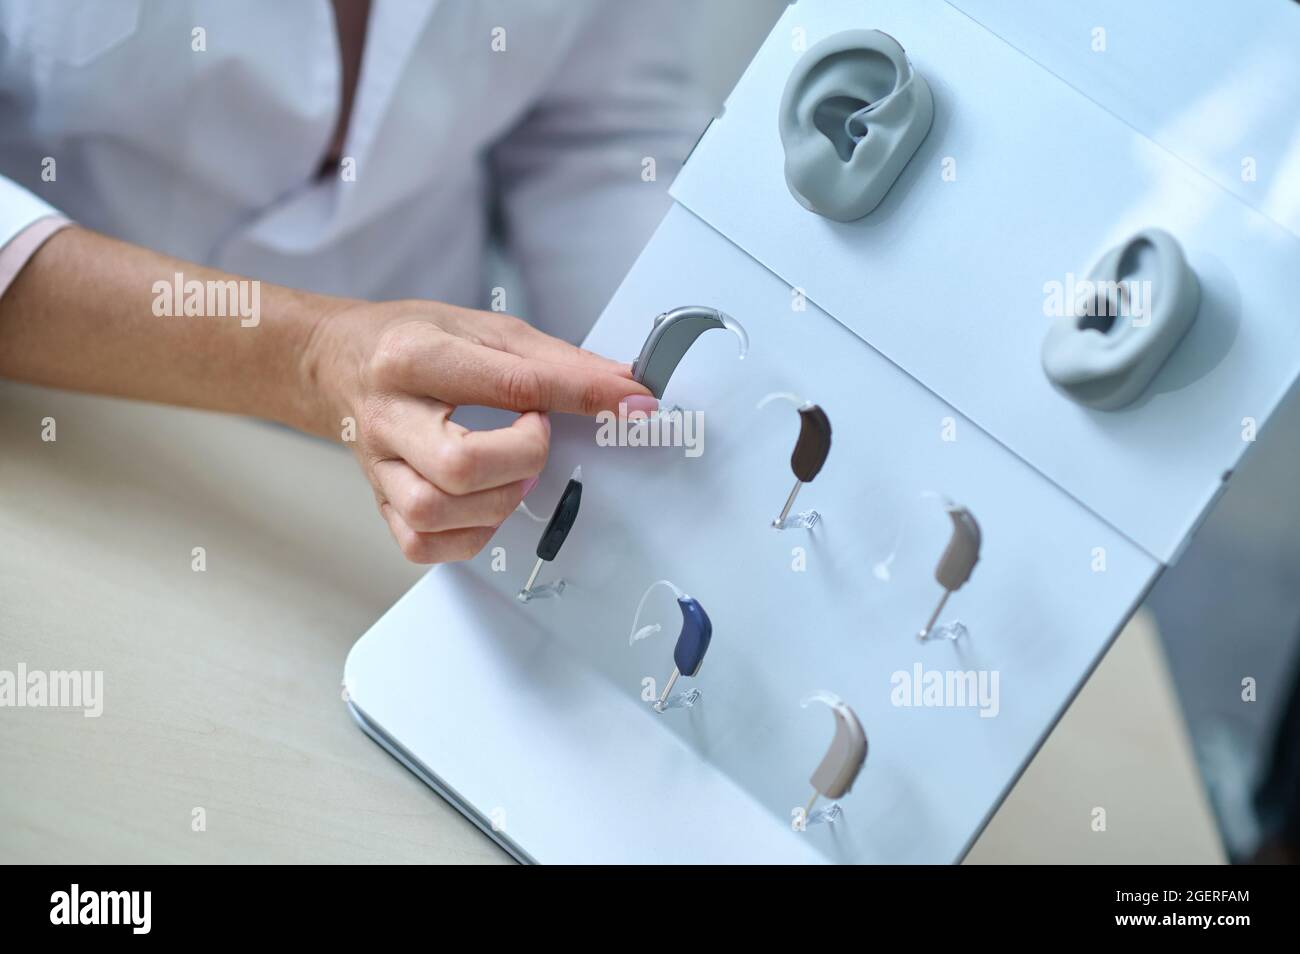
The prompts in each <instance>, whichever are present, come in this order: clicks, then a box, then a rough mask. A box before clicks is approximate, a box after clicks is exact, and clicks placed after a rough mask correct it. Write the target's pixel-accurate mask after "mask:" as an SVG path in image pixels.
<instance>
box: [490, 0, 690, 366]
mask: <svg viewBox="0 0 1300 954" xmlns="http://www.w3.org/2000/svg"><path fill="white" fill-rule="evenodd" d="M694 15H695V10H694V9H693V4H692V3H690V2H689V0H658V2H655V3H627V2H623V0H614V2H603V3H601V4H599V5H598V6H597V7H596V8H595V10H594V12H593V14H592V15H591V17H590V18H589V20H588V21H587V22H586V23H585V24H584V25H583V27H582V29H580V30H579V31H577V33H576V35H575V37H574V39H573V40H572V41H571V42H572V46H571V48H570V49H569V51H568V53H567V55H566V56H565V57H564V58H563V61H562V63H561V66H560V68H559V69H558V70H557V71H556V73H555V75H554V76H553V77H552V78H551V80H550V82H549V83H548V84H547V86H546V88H545V90H544V91H543V93H542V94H541V96H540V97H539V99H538V100H537V102H536V103H535V104H534V105H533V107H532V108H531V109H530V111H529V112H528V113H527V114H525V115H524V117H523V118H522V120H521V121H520V122H519V123H518V124H516V126H515V127H514V128H513V129H511V130H510V131H508V132H507V133H506V134H505V135H504V136H503V137H502V138H501V139H500V140H499V141H498V142H497V143H496V144H495V146H494V147H493V149H492V151H491V153H490V156H489V164H490V169H491V172H492V175H493V182H494V187H495V188H494V194H495V196H496V201H497V202H498V209H497V212H498V215H499V222H500V226H501V234H502V238H503V247H504V250H505V253H506V256H507V258H508V259H509V261H510V262H511V263H512V264H513V265H514V266H515V268H516V269H517V271H518V273H519V275H520V279H521V281H522V285H523V288H522V290H523V292H524V295H523V297H524V300H525V302H526V308H525V309H524V313H523V316H524V317H526V318H528V319H529V320H530V321H531V322H532V323H533V324H534V325H536V326H537V327H539V328H541V329H542V330H543V331H546V332H548V333H549V334H553V335H556V336H557V337H560V338H565V339H568V340H570V341H575V342H576V341H579V340H581V339H582V338H583V337H584V336H585V335H586V333H587V331H588V330H589V329H590V328H591V326H592V324H594V323H595V320H596V318H597V317H598V316H599V315H600V312H601V310H602V309H603V308H604V306H605V303H606V302H607V301H608V299H609V297H610V296H611V295H612V294H613V292H614V289H615V288H617V286H618V283H619V281H620V280H621V279H622V277H623V274H624V273H625V272H626V271H627V269H628V268H629V267H630V266H631V264H632V262H633V260H634V259H635V258H636V256H637V253H638V252H640V250H641V248H642V246H643V245H644V244H645V242H646V241H647V240H648V239H649V237H650V234H651V233H652V232H653V231H654V228H655V226H656V225H657V224H658V223H659V220H660V219H662V218H663V215H664V213H665V212H666V211H667V210H668V205H669V203H670V201H671V200H670V199H669V197H668V186H669V185H670V184H671V183H672V180H673V177H674V176H675V175H676V174H677V171H678V170H679V169H680V168H681V165H682V163H683V162H684V161H685V159H686V156H687V154H688V153H689V152H690V150H691V148H692V147H693V146H694V144H695V141H696V140H697V139H698V138H699V135H700V133H701V132H702V131H703V129H704V127H705V125H706V124H707V123H708V120H709V118H710V111H709V109H708V108H707V106H706V99H705V96H704V95H703V94H702V92H701V89H700V85H699V84H698V82H696V74H695V71H694V70H693V69H692V66H691V63H690V62H689V60H690V56H691V50H692V49H694V48H695V44H694V43H692V42H689V40H690V38H691V36H692V34H691V31H692V30H693V29H695V20H694ZM507 291H509V289H507ZM506 310H508V311H512V312H515V313H517V314H518V313H519V310H518V306H517V305H516V304H515V302H514V301H513V300H510V299H509V297H508V300H507V307H506Z"/></svg>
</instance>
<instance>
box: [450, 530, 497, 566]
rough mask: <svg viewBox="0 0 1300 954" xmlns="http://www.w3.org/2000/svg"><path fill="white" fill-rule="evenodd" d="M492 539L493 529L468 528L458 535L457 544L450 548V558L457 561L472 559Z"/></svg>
mask: <svg viewBox="0 0 1300 954" xmlns="http://www.w3.org/2000/svg"><path fill="white" fill-rule="evenodd" d="M491 539H492V531H491V530H466V531H465V532H464V533H461V534H458V535H457V538H456V542H455V544H454V545H452V546H451V547H450V548H449V549H450V551H451V552H450V553H449V555H448V560H450V561H453V562H456V563H461V562H464V561H465V560H471V559H473V558H474V557H476V556H477V555H478V554H479V552H480V551H481V550H482V549H483V548H484V547H485V546H487V542H488V541H489V540H491Z"/></svg>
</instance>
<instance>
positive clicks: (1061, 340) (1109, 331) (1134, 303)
mask: <svg viewBox="0 0 1300 954" xmlns="http://www.w3.org/2000/svg"><path fill="white" fill-rule="evenodd" d="M1088 279H1089V282H1090V284H1086V285H1085V286H1084V288H1085V290H1086V291H1088V292H1090V294H1088V295H1087V296H1086V297H1085V298H1084V300H1083V301H1081V302H1067V303H1066V304H1067V313H1066V314H1065V316H1064V317H1062V318H1058V319H1057V320H1056V321H1055V322H1054V323H1053V324H1052V328H1051V330H1050V331H1048V333H1047V338H1046V339H1044V341H1043V371H1044V372H1046V374H1047V377H1048V380H1050V381H1051V382H1052V384H1053V385H1055V386H1056V387H1057V389H1059V390H1060V391H1062V392H1063V393H1064V394H1065V395H1066V396H1067V397H1069V398H1071V399H1072V400H1075V401H1077V402H1079V403H1080V404H1085V405H1087V406H1089V407H1095V408H1098V409H1100V410H1104V411H1111V410H1115V409H1117V408H1121V407H1123V406H1124V405H1126V404H1129V403H1131V402H1132V401H1134V400H1135V399H1136V398H1137V397H1138V395H1140V394H1141V393H1142V392H1143V391H1144V390H1145V389H1146V387H1147V385H1149V384H1150V383H1151V379H1152V378H1154V377H1155V376H1156V372H1157V371H1159V370H1160V366H1161V365H1163V364H1164V363H1165V360H1166V359H1167V358H1168V357H1169V355H1170V353H1171V352H1173V350H1174V348H1175V347H1176V346H1177V345H1178V342H1179V341H1181V340H1182V337H1183V335H1185V334H1186V333H1187V329H1188V328H1190V327H1191V325H1192V322H1193V321H1194V320H1195V319H1196V311H1197V309H1198V308H1199V307H1200V303H1201V289H1200V284H1199V283H1198V282H1197V280H1196V273H1195V272H1193V271H1192V270H1191V268H1190V267H1188V265H1187V259H1186V258H1185V257H1184V256H1183V250H1182V248H1181V247H1179V245H1178V242H1177V241H1176V240H1175V239H1174V237H1173V236H1172V235H1170V234H1169V233H1168V232H1165V231H1163V230H1161V229H1144V230H1143V231H1141V232H1138V233H1137V234H1136V235H1134V236H1133V237H1132V238H1130V239H1129V240H1128V241H1127V242H1125V243H1124V244H1122V245H1118V246H1116V247H1115V248H1113V249H1111V250H1110V251H1109V252H1107V253H1106V254H1105V255H1103V256H1102V258H1101V260H1100V261H1099V262H1098V263H1097V264H1096V265H1095V266H1093V269H1092V271H1091V272H1090V273H1089V275H1088Z"/></svg>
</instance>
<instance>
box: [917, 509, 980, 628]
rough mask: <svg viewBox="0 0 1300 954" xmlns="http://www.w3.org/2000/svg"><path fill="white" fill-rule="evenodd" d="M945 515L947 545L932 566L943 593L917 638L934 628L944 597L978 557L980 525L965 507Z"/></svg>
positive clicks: (964, 578)
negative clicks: (949, 527) (948, 525)
mask: <svg viewBox="0 0 1300 954" xmlns="http://www.w3.org/2000/svg"><path fill="white" fill-rule="evenodd" d="M948 516H949V518H951V520H952V536H951V537H949V539H948V546H946V547H945V548H944V551H943V555H942V556H941V557H939V563H938V565H937V566H935V568H934V578H935V579H936V580H938V582H939V585H940V586H942V587H943V596H941V597H940V598H939V605H938V606H936V607H935V608H934V612H933V613H931V614H930V619H929V621H928V622H927V623H926V624H925V626H924V627H923V628H922V629H921V631H920V632H919V633H917V634H916V636H917V638H918V639H925V638H926V637H927V636H929V635H930V630H931V629H933V628H934V624H935V622H936V621H937V620H938V619H939V614H940V613H942V612H943V607H944V604H946V603H947V602H948V597H950V596H952V594H953V592H954V591H955V590H959V589H961V588H962V586H963V585H964V584H965V582H966V581H967V580H969V579H970V575H971V572H972V571H973V570H974V569H975V564H976V563H978V562H979V558H980V539H981V537H980V525H979V524H978V523H976V522H975V518H974V517H973V516H971V512H970V511H969V510H967V509H966V508H965V507H955V506H954V507H949V508H948Z"/></svg>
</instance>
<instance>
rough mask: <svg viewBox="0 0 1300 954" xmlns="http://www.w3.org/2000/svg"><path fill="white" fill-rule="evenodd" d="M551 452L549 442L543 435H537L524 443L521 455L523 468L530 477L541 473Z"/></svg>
mask: <svg viewBox="0 0 1300 954" xmlns="http://www.w3.org/2000/svg"><path fill="white" fill-rule="evenodd" d="M550 452H551V442H550V441H549V440H548V439H547V437H546V435H545V434H541V433H539V434H537V436H536V437H534V438H532V439H531V440H528V441H526V442H525V443H524V447H523V455H524V462H525V466H526V467H527V468H528V473H529V474H530V475H534V476H535V475H537V474H540V473H541V472H542V468H544V467H545V466H546V458H547V457H548V456H549V455H550Z"/></svg>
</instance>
